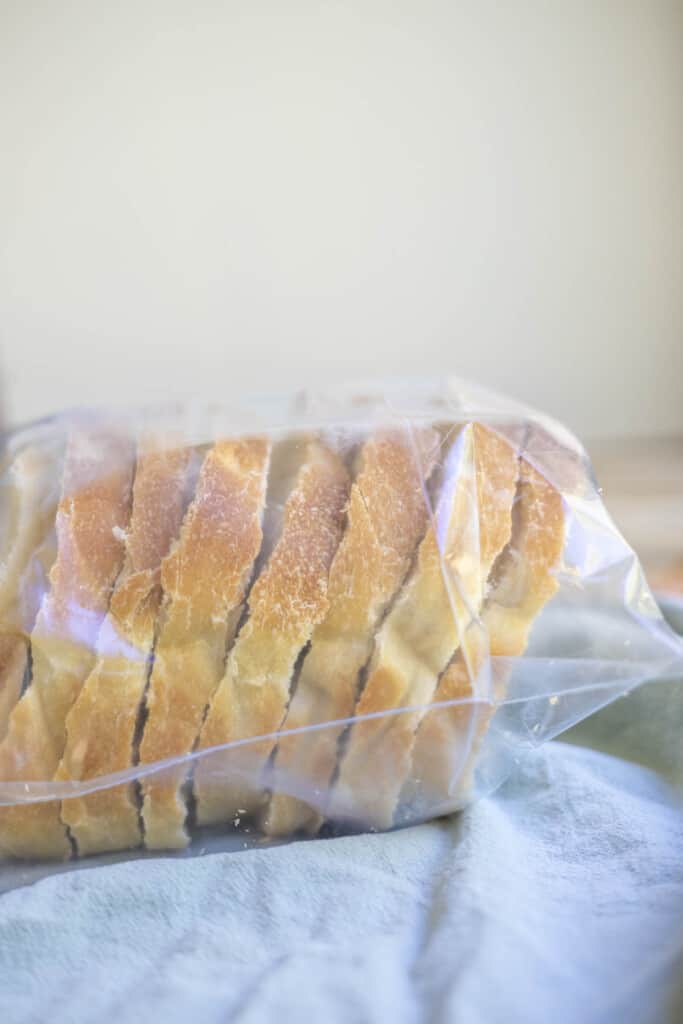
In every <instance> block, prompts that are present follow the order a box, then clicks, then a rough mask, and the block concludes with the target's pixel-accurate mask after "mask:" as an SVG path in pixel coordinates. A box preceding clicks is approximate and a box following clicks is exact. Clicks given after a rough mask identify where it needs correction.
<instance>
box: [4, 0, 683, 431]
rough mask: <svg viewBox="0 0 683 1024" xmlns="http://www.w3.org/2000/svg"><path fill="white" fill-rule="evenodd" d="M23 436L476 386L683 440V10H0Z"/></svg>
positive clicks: (550, 0)
mask: <svg viewBox="0 0 683 1024" xmlns="http://www.w3.org/2000/svg"><path fill="white" fill-rule="evenodd" d="M0 51H1V52H0V114H1V120H0V125H1V135H0V225H1V227H0V331H1V339H0V340H1V344H2V355H1V359H2V368H3V373H4V384H5V391H6V403H7V406H8V412H9V417H10V419H11V420H12V421H14V422H17V421H21V420H25V419H27V418H30V417H34V416H37V415H40V414H43V413H46V412H49V411H51V410H54V409H57V408H59V407H61V406H64V405H70V404H74V403H78V402H84V401H85V402H88V403H92V402H118V403H121V402H126V403H128V402H140V401H145V400H155V399H159V398H165V397H169V396H173V397H176V396H182V395H185V394H199V395H205V396H206V397H207V398H210V399H212V400H213V399H219V400H220V399H224V400H227V399H229V396H230V394H231V393H234V392H235V391H236V390H240V389H242V388H250V389H254V388H272V387H274V386H275V387H278V386H280V385H282V386H290V385H291V386H300V385H302V384H305V383H315V382H316V381H321V380H328V379H330V378H333V379H336V378H337V377H340V376H352V377H355V376H367V375H374V374H390V375H396V374H402V373H406V374H411V373H420V374H425V373H434V374H443V373H453V372H459V373H462V374H465V375H468V376H471V377H474V378H477V379H479V380H480V381H481V382H483V383H489V384H491V385H493V386H495V387H497V388H498V389H503V390H506V391H509V392H510V393H512V394H514V395H516V396H517V397H519V398H522V399H526V400H528V401H530V402H532V403H535V404H537V405H539V406H541V407H543V408H545V409H546V410H548V411H550V412H552V413H554V414H555V415H557V416H559V417H561V418H562V419H564V420H566V421H567V422H568V423H569V424H570V425H571V426H572V427H574V428H575V429H576V430H578V431H580V432H581V433H582V434H584V435H586V436H588V437H611V436H624V435H631V434H639V435H657V434H675V433H677V432H681V431H683V289H682V287H681V285H682V283H683V213H682V202H681V195H682V182H683V4H681V3H680V2H674V0H614V2H612V0H597V2H595V0H592V2H585V3H584V2H580V0H577V2H554V0H538V2H533V0H516V2H514V3H503V2H498V3H492V2H486V0H476V2H474V0H473V2H461V3H456V2H453V0H444V2H436V0H419V2H417V0H412V2H401V0H394V2H382V0H358V2H326V0H309V2H299V0H269V2H268V0H250V2H236V0H235V2H224V3H219V2H212V3H209V2H206V0H199V2H187V0H186V2H184V3H174V2H173V0H165V2H163V3H155V2H152V0H138V2H131V0H123V2H117V3H112V4H107V3H97V2H95V3H93V2H90V0H79V2H69V0H58V2H45V3H36V2H32V0H1V2H0Z"/></svg>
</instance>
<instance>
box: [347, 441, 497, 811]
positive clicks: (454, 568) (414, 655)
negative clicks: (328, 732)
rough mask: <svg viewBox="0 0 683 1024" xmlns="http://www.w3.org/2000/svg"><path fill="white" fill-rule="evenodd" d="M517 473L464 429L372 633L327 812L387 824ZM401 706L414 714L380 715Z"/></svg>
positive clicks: (488, 561) (481, 585) (472, 604)
mask: <svg viewBox="0 0 683 1024" xmlns="http://www.w3.org/2000/svg"><path fill="white" fill-rule="evenodd" d="M516 477H517V456H516V454H515V452H514V451H513V449H512V448H511V447H510V445H509V444H508V443H507V442H505V441H504V440H503V439H502V438H500V437H498V435H496V434H494V433H493V432H492V431H490V430H488V429H487V428H486V427H483V426H481V425H480V424H469V425H468V426H466V427H465V428H464V429H463V430H462V432H461V433H460V435H459V436H458V437H457V439H456V440H455V443H454V444H453V446H452V448H451V450H450V452H449V454H448V456H447V460H446V464H445V467H444V472H443V481H442V486H441V493H440V497H439V501H438V503H437V507H436V510H435V515H434V520H433V522H432V523H431V525H430V527H429V528H428V530H427V533H426V534H425V537H424V539H423V541H422V543H421V544H420V548H419V551H418V557H417V562H416V565H415V568H414V570H413V572H412V573H411V576H410V578H409V579H408V581H407V583H406V585H405V587H404V588H403V590H402V592H401V594H400V596H399V598H398V600H397V601H396V603H395V605H394V606H393V608H392V609H391V611H390V613H389V615H388V616H387V618H386V620H385V621H384V623H383V625H382V627H381V629H380V631H379V633H378V635H377V639H376V642H375V649H374V652H373V656H372V660H371V662H370V666H369V670H368V676H367V681H366V684H365V688H364V689H363V692H362V693H361V695H360V698H359V700H358V702H357V704H356V709H355V718H356V719H362V720H360V721H355V722H354V723H353V725H352V727H351V730H350V732H349V736H348V739H347V744H346V749H345V751H344V754H343V755H342V759H341V765H340V771H339V779H338V782H337V785H336V787H335V789H334V792H333V794H332V799H331V802H330V806H329V816H330V817H331V818H333V819H335V820H340V819H341V820H353V821H354V822H357V823H358V822H360V823H363V824H365V825H371V826H373V827H376V828H389V827H390V826H391V824H392V822H393V817H394V809H395V806H396V802H397V800H398V797H399V794H400V791H401V788H402V785H403V782H404V780H405V778H406V776H407V774H408V772H409V770H410V763H411V751H412V746H413V740H414V735H415V730H416V728H417V726H418V724H419V722H420V718H421V716H422V714H423V711H421V710H419V709H420V708H422V707H424V705H426V704H427V703H428V702H429V701H430V700H431V698H432V696H433V693H434V690H435V689H436V686H437V682H438V679H439V676H440V675H441V673H442V672H443V670H444V669H445V668H446V666H447V665H448V663H449V661H450V660H451V658H452V657H453V654H454V652H455V651H457V649H458V647H459V645H460V640H461V637H462V636H463V634H464V632H465V630H466V629H467V626H468V625H469V623H470V621H472V619H473V618H475V617H476V616H478V614H479V610H480V607H481V603H482V600H483V596H484V592H485V587H486V581H487V579H488V576H489V572H490V570H491V566H492V564H493V561H494V559H495V557H496V555H497V554H498V553H499V552H500V550H501V549H502V548H503V547H504V546H505V544H506V543H507V542H508V540H509V538H510V532H511V513H512V503H513V498H514V494H515V482H516ZM402 708H412V709H413V710H410V711H401V712H400V713H398V714H390V715H386V716H385V715H382V714H381V713H382V712H387V711H388V712H396V711H400V709H402ZM373 715H374V716H377V717H367V718H363V716H373ZM377 779H381V780H382V782H381V785H376V784H375V780H377Z"/></svg>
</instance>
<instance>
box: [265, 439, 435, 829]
mask: <svg viewBox="0 0 683 1024" xmlns="http://www.w3.org/2000/svg"><path fill="white" fill-rule="evenodd" d="M438 444H439V436H438V434H437V433H436V431H434V430H432V429H430V428H421V429H419V430H416V431H415V432H414V434H413V435H407V434H405V433H401V432H398V431H396V432H385V433H383V434H379V435H377V436H375V437H373V438H371V439H370V440H369V441H367V442H366V443H365V445H364V446H363V449H362V453H361V468H360V472H359V474H358V477H357V479H356V481H355V483H354V484H353V486H352V488H351V493H350V497H349V505H348V511H347V526H346V531H345V533H344V536H343V538H342V541H341V543H340V545H339V548H338V550H337V553H336V555H335V557H334V560H333V562H332V567H331V569H330V576H329V585H328V600H329V605H330V607H329V611H328V612H327V614H326V616H325V618H324V619H323V621H322V622H321V623H320V624H319V625H318V626H317V627H316V629H315V631H314V633H313V637H312V640H311V647H310V650H309V651H308V653H307V655H306V657H305V658H304V661H303V664H302V667H301V672H300V676H299V680H298V684H297V687H296V690H295V692H294V696H293V698H292V701H291V703H290V706H289V711H288V713H287V717H286V719H285V722H284V724H283V729H285V730H292V729H299V728H301V727H304V726H310V725H315V724H318V723H322V722H330V721H335V720H338V719H343V718H345V717H347V716H348V715H350V714H351V713H352V711H353V705H354V702H355V699H356V687H357V683H358V675H359V672H360V671H361V669H362V667H363V665H364V664H365V663H366V661H367V659H368V657H369V655H370V651H371V647H372V639H373V636H374V632H375V629H376V628H377V625H378V623H379V621H380V619H381V617H382V616H383V614H384V612H385V611H386V609H387V607H388V605H389V603H390V601H391V600H392V598H393V597H394V595H395V593H396V591H397V590H398V588H399V587H400V585H401V583H402V582H403V579H404V578H405V575H406V573H407V571H408V569H409V566H410V560H411V558H412V556H413V552H414V550H415V546H416V544H417V543H418V541H419V539H420V537H421V536H422V534H423V532H424V529H425V524H426V520H427V499H426V495H425V493H424V490H423V488H424V486H425V483H426V481H428V480H429V478H430V476H431V474H432V471H433V469H434V466H435V464H436V459H437V454H438ZM340 732H341V727H340V726H336V725H333V726H330V727H329V728H326V729H321V730H317V731H315V732H311V733H308V734H307V735H304V734H302V733H298V734H297V735H294V736H289V737H287V736H283V737H281V738H280V741H279V744H278V747H277V753H276V762H275V763H276V776H275V787H274V788H275V790H276V791H275V793H274V795H273V797H272V799H271V801H270V804H269V806H268V809H267V812H266V815H265V818H264V822H263V827H264V830H265V831H266V832H268V833H270V834H273V835H274V834H286V833H289V832H292V831H295V830H296V829H297V828H301V827H305V826H310V825H311V823H315V824H316V825H317V823H318V820H319V818H318V811H317V808H316V804H317V791H319V790H323V791H324V790H326V789H327V786H328V785H329V781H330V779H331V777H332V773H333V771H334V767H335V763H336V752H337V739H338V737H339V735H340ZM290 780H293V782H294V788H295V789H296V791H297V792H298V793H299V794H301V795H303V793H304V792H305V791H306V789H307V787H308V789H309V791H310V794H311V799H310V801H309V802H306V801H305V800H303V799H302V800H299V799H296V798H295V797H293V796H291V795H290V794H291V792H292V788H293V787H292V785H291V784H290Z"/></svg>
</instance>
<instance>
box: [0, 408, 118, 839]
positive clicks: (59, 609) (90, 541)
mask: <svg viewBox="0 0 683 1024" xmlns="http://www.w3.org/2000/svg"><path fill="white" fill-rule="evenodd" d="M133 465H134V458H133V447H132V445H131V443H130V442H129V440H128V439H127V438H125V437H124V436H122V435H121V434H120V433H119V432H118V431H116V430H114V429H108V428H107V427H106V426H103V427H102V426H100V427H97V426H86V427H82V428H75V429H74V430H73V431H72V433H71V435H70V437H69V440H68V444H67V451H66V455H65V462H64V475H63V485H62V496H61V499H60V502H59V507H58V510H57V518H56V529H57V558H56V561H55V563H54V565H53V567H52V569H51V571H50V577H49V590H48V592H47V594H46V595H45V597H44V599H43V602H42V605H41V608H40V612H39V613H38V617H37V620H36V624H35V627H34V629H33V632H32V633H31V656H32V677H31V681H30V684H29V686H28V688H27V690H26V691H25V693H24V694H23V696H22V697H21V699H20V700H19V702H18V703H17V704H16V706H15V707H14V709H13V711H12V714H11V715H10V720H9V727H8V731H7V736H6V737H5V740H4V741H3V743H2V744H1V745H0V778H2V779H4V780H6V781H24V780H25V781H27V782H31V781H34V782H43V783H45V782H49V781H51V780H52V778H53V776H54V773H55V771H56V769H57V766H58V764H59V760H60V758H61V756H62V753H63V750H64V744H65V741H66V726H65V722H66V716H67V713H68V711H69V708H70V707H71V705H72V703H73V702H74V700H75V699H76V697H77V696H78V693H79V691H80V688H81V686H82V685H83V682H84V681H85V679H86V677H87V675H88V674H89V672H90V669H91V668H92V665H93V663H94V660H95V647H96V642H97V634H98V632H99V628H100V626H101V624H102V620H103V619H104V616H105V614H106V611H107V607H108V605H109V597H110V594H111V588H112V585H113V583H114V580H115V579H116V576H117V575H118V572H119V570H120V568H121V563H122V560H123V544H122V541H121V536H122V533H123V531H124V530H125V527H126V526H127V524H128V516H129V513H130V492H131V484H132V476H133ZM0 849H2V850H3V851H4V852H5V853H9V854H11V855H13V856H19V857H66V856H68V855H69V853H70V852H71V847H70V844H69V841H68V838H67V835H66V830H65V828H64V825H63V824H62V822H61V820H60V817H59V802H58V801H49V802H40V803H27V804H19V805H16V806H14V807H5V808H2V809H0Z"/></svg>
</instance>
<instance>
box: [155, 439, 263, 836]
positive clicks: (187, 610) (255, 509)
mask: <svg viewBox="0 0 683 1024" xmlns="http://www.w3.org/2000/svg"><path fill="white" fill-rule="evenodd" d="M269 458H270V444H269V443H268V442H267V441H265V440H261V439H244V440H237V441H219V442H218V443H216V444H215V445H214V446H213V447H212V448H211V449H210V450H209V452H208V453H207V455H206V457H205V459H204V462H203V464H202V467H201V470H200V472H199V478H198V481H197V491H196V494H195V497H194V500H193V501H192V504H191V505H190V507H189V509H188V511H187V514H186V516H185V519H184V521H183V525H182V527H181V531H180V537H179V539H178V542H177V544H176V545H175V547H174V548H173V550H172V551H171V552H170V554H169V555H167V557H166V558H165V559H164V561H163V563H162V567H161V583H162V587H163V590H164V604H163V609H162V620H161V626H160V630H159V637H158V641H157V644H156V648H155V655H154V665H153V667H152V673H151V677H150V681H149V688H148V691H147V697H146V714H147V718H146V722H145V725H144V731H143V734H142V740H141V743H140V764H141V765H152V764H155V763H156V762H164V761H167V760H170V761H171V762H173V761H174V760H175V762H176V763H175V764H173V763H172V764H170V765H169V766H168V767H166V768H165V769H164V770H163V771H160V772H159V771H157V772H155V773H153V774H148V775H146V776H145V777H144V778H143V779H142V790H143V806H142V820H143V827H144V839H145V845H146V846H147V847H148V848H150V849H173V848H181V847H184V846H186V845H187V842H188V834H187V831H186V827H185V821H186V817H187V799H186V798H187V794H186V792H185V790H184V785H183V784H184V783H185V782H186V780H187V776H188V765H187V763H185V762H186V761H187V757H188V755H190V754H191V753H192V751H193V749H194V746H195V742H196V740H197V737H198V735H199V731H200V729H201V725H202V721H203V718H204V714H205V711H206V708H207V706H208V704H209V702H210V700H211V698H212V696H213V693H214V691H215V689H216V687H217V685H218V683H219V682H220V679H221V677H222V675H223V671H224V667H225V654H226V645H227V644H229V643H230V642H231V641H232V639H233V634H234V630H235V628H236V626H237V623H238V620H239V614H240V610H241V606H242V602H243V600H244V597H245V592H246V588H247V584H248V582H249V578H250V576H251V573H252V569H253V566H254V561H255V559H256V557H257V555H258V553H259V549H260V547H261V540H262V529H261V520H262V516H263V508H264V502H265V494H266V479H267V475H268V464H269Z"/></svg>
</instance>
